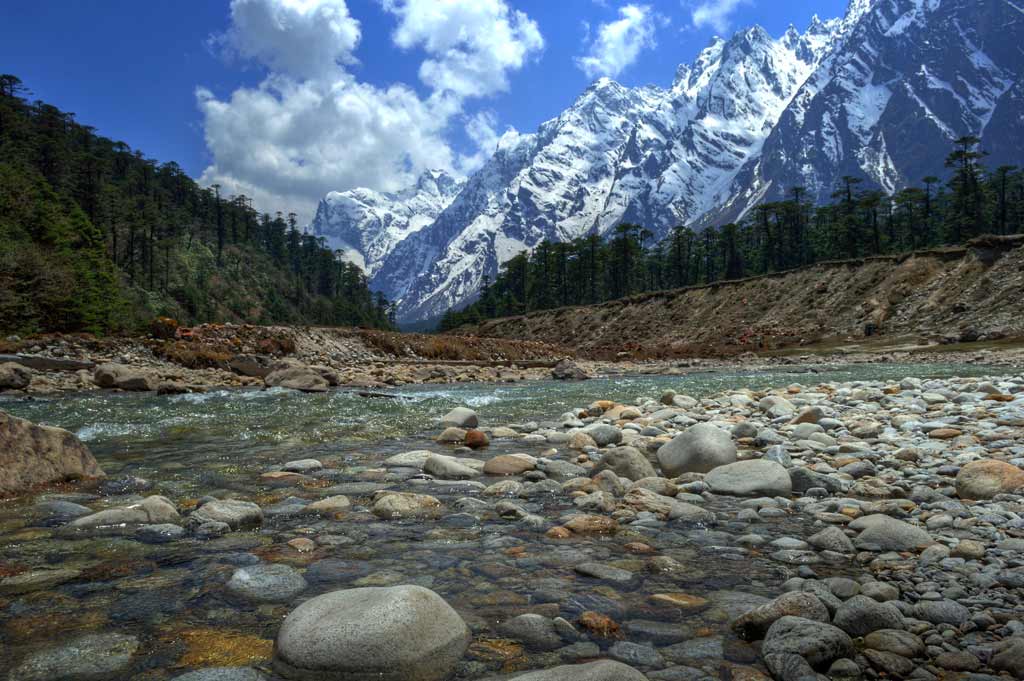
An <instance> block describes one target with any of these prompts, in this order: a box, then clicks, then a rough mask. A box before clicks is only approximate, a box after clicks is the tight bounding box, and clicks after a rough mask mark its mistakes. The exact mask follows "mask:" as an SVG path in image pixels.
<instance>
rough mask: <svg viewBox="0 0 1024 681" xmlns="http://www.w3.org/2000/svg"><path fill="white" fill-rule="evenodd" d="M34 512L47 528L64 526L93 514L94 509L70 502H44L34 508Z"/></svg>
mask: <svg viewBox="0 0 1024 681" xmlns="http://www.w3.org/2000/svg"><path fill="white" fill-rule="evenodd" d="M32 510H33V512H34V513H35V514H36V516H37V517H38V518H39V519H40V521H41V524H42V525H44V526H46V527H52V526H54V525H63V524H64V523H67V522H70V521H72V520H74V519H75V518H81V517H82V516H86V515H89V514H90V513H92V509H91V508H89V507H88V506H82V505H81V504H76V503H73V502H70V501H43V502H40V503H38V504H36V505H35V506H33V507H32Z"/></svg>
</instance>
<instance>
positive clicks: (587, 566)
mask: <svg viewBox="0 0 1024 681" xmlns="http://www.w3.org/2000/svg"><path fill="white" fill-rule="evenodd" d="M574 569H575V570H576V572H577V573H579V574H581V575H584V576H586V577H593V578H594V579H600V580H603V581H606V582H620V583H628V582H631V581H633V579H634V578H635V575H634V574H633V573H632V572H630V571H629V570H623V569H622V568H617V567H614V566H612V565H605V564H604V563H598V562H595V561H591V562H587V563H580V564H579V565H577V566H576V567H575V568H574Z"/></svg>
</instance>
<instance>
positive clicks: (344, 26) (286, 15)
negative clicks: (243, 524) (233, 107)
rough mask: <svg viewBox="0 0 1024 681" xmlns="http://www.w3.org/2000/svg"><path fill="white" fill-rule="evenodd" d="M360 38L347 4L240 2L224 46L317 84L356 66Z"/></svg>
mask: <svg viewBox="0 0 1024 681" xmlns="http://www.w3.org/2000/svg"><path fill="white" fill-rule="evenodd" d="M359 38H360V28H359V22H358V21H356V20H355V19H353V18H352V17H351V16H350V15H349V13H348V7H347V6H346V5H345V1H344V0H276V1H268V0H234V2H232V3H231V28H229V29H228V31H227V33H225V34H224V35H223V36H220V37H219V39H218V42H220V43H222V44H223V45H224V46H225V47H226V48H228V49H229V50H234V51H235V52H236V53H237V54H238V55H239V56H241V57H243V58H246V59H255V60H257V61H260V62H262V63H263V64H265V65H266V66H267V67H268V68H270V69H271V70H272V71H275V72H278V73H287V74H289V75H292V76H295V77H299V78H313V77H318V76H324V75H327V74H329V73H330V72H332V71H333V70H334V69H335V68H336V67H337V65H338V64H339V63H342V64H350V63H353V62H354V61H355V59H354V58H353V57H352V51H353V50H355V48H356V45H358V44H359Z"/></svg>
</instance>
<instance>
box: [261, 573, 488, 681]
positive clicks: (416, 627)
mask: <svg viewBox="0 0 1024 681" xmlns="http://www.w3.org/2000/svg"><path fill="white" fill-rule="evenodd" d="M470 638H471V635H470V631H469V628H468V627H467V626H466V624H465V622H463V621H462V618H461V617H459V615H458V613H456V612H455V611H454V610H453V609H452V608H451V606H449V605H448V604H447V603H446V602H445V601H444V599H442V598H441V597H440V596H438V595H437V594H436V593H434V592H433V591H430V590H428V589H424V588H422V587H418V586H396V587H387V588H374V587H369V588H360V589H348V590H343V591H333V592H330V593H327V594H324V595H322V596H317V597H316V598H312V599H310V600H308V601H306V602H305V603H303V604H302V605H300V606H299V607H297V608H296V609H295V610H293V611H292V612H291V613H290V614H289V615H288V617H287V618H285V621H284V623H283V624H282V625H281V628H280V630H279V632H278V635H277V642H276V644H275V646H274V670H275V671H276V672H277V673H278V674H280V675H281V676H283V677H285V678H286V679H301V680H303V681H311V680H313V681H315V680H320V679H322V680H324V681H327V680H329V679H370V678H373V679H379V680H380V681H441V680H442V679H445V678H447V677H448V676H449V675H450V674H451V673H452V671H453V670H454V668H455V665H456V663H457V662H458V661H459V660H460V659H461V658H462V656H463V654H464V653H465V652H466V649H467V648H468V646H469V641H470Z"/></svg>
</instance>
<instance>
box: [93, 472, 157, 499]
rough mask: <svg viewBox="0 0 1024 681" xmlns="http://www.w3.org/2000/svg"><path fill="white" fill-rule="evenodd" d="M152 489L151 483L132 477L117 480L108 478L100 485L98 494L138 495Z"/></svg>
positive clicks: (126, 476)
mask: <svg viewBox="0 0 1024 681" xmlns="http://www.w3.org/2000/svg"><path fill="white" fill-rule="evenodd" d="M151 489H153V482H152V481H150V480H146V479H144V478H139V477H136V476H134V475H125V476H122V477H119V478H112V479H110V478H108V479H107V480H104V481H103V482H101V483H100V492H101V493H103V494H106V495H109V496H118V495H121V494H139V493H140V492H147V491H149V490H151Z"/></svg>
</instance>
